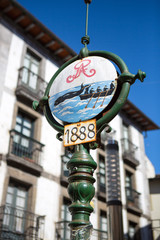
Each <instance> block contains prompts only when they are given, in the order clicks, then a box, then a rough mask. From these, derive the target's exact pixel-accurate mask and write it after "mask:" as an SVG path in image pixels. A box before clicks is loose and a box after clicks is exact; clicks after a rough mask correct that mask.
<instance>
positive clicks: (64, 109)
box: [57, 106, 73, 113]
mask: <svg viewBox="0 0 160 240" xmlns="http://www.w3.org/2000/svg"><path fill="white" fill-rule="evenodd" d="M72 108H73V107H71V106H67V107H65V108H63V109H62V110H61V111H60V112H59V113H62V112H64V111H66V110H67V109H72ZM57 111H58V110H57Z"/></svg>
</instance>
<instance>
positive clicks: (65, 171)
mask: <svg viewBox="0 0 160 240" xmlns="http://www.w3.org/2000/svg"><path fill="white" fill-rule="evenodd" d="M71 157H72V153H71V152H70V151H68V148H65V153H64V155H63V156H62V157H61V159H62V174H63V176H65V177H68V176H69V171H68V169H67V163H68V162H69V160H70V159H71Z"/></svg>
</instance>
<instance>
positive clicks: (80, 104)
mask: <svg viewBox="0 0 160 240" xmlns="http://www.w3.org/2000/svg"><path fill="white" fill-rule="evenodd" d="M87 103H88V101H81V102H78V103H77V105H76V107H78V106H83V105H86V104H87Z"/></svg>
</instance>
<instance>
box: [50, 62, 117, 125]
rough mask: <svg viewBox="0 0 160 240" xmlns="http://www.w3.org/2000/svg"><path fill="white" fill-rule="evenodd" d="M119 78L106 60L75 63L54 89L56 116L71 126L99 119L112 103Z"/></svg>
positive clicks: (53, 111)
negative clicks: (100, 114)
mask: <svg viewBox="0 0 160 240" xmlns="http://www.w3.org/2000/svg"><path fill="white" fill-rule="evenodd" d="M116 77H117V73H116V70H115V68H114V66H113V64H112V63H110V61H108V60H107V59H104V58H102V57H87V58H85V59H83V60H77V61H75V62H74V63H72V64H71V65H69V66H68V67H67V68H66V69H64V70H63V71H62V72H61V73H60V74H59V76H58V77H57V78H56V79H55V81H54V82H53V85H52V87H51V89H50V93H49V107H50V110H51V113H52V115H53V116H55V117H57V118H58V119H59V120H61V121H63V122H68V123H76V122H79V121H85V120H89V119H92V118H94V117H96V116H97V115H98V114H99V113H100V112H102V111H103V110H104V108H106V107H107V105H108V104H109V103H110V101H111V100H112V98H113V95H114V93H115V91H116V88H117V81H116V80H115V79H116Z"/></svg>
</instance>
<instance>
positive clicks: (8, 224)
mask: <svg viewBox="0 0 160 240" xmlns="http://www.w3.org/2000/svg"><path fill="white" fill-rule="evenodd" d="M27 198H28V189H27V188H26V187H25V186H23V185H19V184H18V183H16V182H10V184H9V186H8V189H7V196H6V206H5V214H4V218H3V226H4V228H5V229H7V230H9V232H10V233H12V232H14V233H15V232H16V233H24V228H25V219H26V216H25V215H26V209H27ZM9 239H10V238H9ZM15 239H21V238H18V236H17V238H15Z"/></svg>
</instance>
